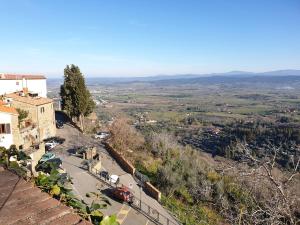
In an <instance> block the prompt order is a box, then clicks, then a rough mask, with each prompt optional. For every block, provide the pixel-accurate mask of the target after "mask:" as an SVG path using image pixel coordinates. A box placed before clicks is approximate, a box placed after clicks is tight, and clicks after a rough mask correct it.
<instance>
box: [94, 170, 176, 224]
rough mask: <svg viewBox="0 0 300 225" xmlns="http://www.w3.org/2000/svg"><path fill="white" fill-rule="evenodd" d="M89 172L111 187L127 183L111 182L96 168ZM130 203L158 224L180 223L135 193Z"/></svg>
mask: <svg viewBox="0 0 300 225" xmlns="http://www.w3.org/2000/svg"><path fill="white" fill-rule="evenodd" d="M89 172H90V174H91V175H93V176H94V177H96V178H97V179H98V180H101V181H102V182H104V183H105V184H106V185H107V186H109V187H111V188H116V187H121V186H125V185H122V184H120V183H119V182H118V183H113V182H111V180H110V179H106V178H105V177H103V176H100V171H99V170H94V172H93V171H89ZM129 205H130V206H131V207H132V208H134V209H136V210H138V211H139V212H141V213H142V214H143V215H144V216H145V217H147V218H148V219H149V220H151V221H152V222H153V223H155V224H158V225H178V224H180V223H179V222H177V221H176V220H175V219H173V220H171V219H170V218H168V217H166V216H164V215H162V214H161V213H160V212H159V211H157V210H156V209H154V208H152V207H151V206H150V205H148V204H146V203H145V202H143V201H141V199H140V198H138V197H136V196H135V195H134V200H133V202H132V204H129ZM175 221H176V222H175Z"/></svg>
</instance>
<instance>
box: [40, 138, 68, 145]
mask: <svg viewBox="0 0 300 225" xmlns="http://www.w3.org/2000/svg"><path fill="white" fill-rule="evenodd" d="M65 140H66V139H64V138H61V137H57V136H55V137H51V138H47V139H44V142H45V143H46V142H52V141H54V142H56V143H58V144H63V143H64V142H65Z"/></svg>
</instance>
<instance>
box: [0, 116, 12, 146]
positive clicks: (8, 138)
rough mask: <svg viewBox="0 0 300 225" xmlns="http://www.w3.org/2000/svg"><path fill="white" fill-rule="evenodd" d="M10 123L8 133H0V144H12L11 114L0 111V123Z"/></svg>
mask: <svg viewBox="0 0 300 225" xmlns="http://www.w3.org/2000/svg"><path fill="white" fill-rule="evenodd" d="M1 123H9V124H10V132H11V133H10V134H0V146H1V147H5V148H9V147H10V146H11V145H12V144H13V135H12V126H11V115H10V114H8V113H2V112H0V124H1Z"/></svg>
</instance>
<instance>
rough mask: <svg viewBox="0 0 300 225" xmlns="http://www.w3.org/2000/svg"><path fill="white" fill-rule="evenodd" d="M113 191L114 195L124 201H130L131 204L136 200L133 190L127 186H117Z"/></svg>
mask: <svg viewBox="0 0 300 225" xmlns="http://www.w3.org/2000/svg"><path fill="white" fill-rule="evenodd" d="M111 193H112V196H113V197H115V198H116V199H119V200H121V201H123V202H128V203H129V204H131V203H133V201H134V196H133V194H132V192H131V191H130V190H129V189H128V188H127V187H125V186H122V187H116V188H114V189H112V191H111Z"/></svg>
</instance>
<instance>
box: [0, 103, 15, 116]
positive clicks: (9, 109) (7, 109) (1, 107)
mask: <svg viewBox="0 0 300 225" xmlns="http://www.w3.org/2000/svg"><path fill="white" fill-rule="evenodd" d="M0 112H4V113H10V114H15V115H19V113H18V112H17V110H16V109H15V108H13V107H8V106H4V105H1V104H0Z"/></svg>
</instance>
